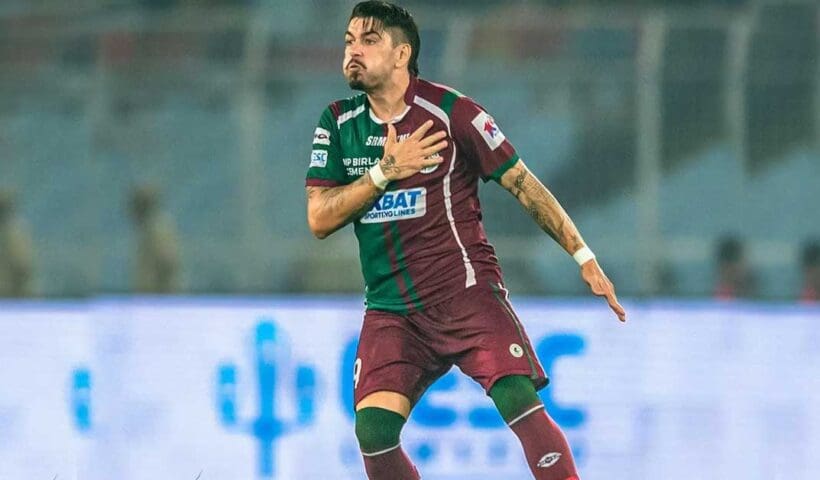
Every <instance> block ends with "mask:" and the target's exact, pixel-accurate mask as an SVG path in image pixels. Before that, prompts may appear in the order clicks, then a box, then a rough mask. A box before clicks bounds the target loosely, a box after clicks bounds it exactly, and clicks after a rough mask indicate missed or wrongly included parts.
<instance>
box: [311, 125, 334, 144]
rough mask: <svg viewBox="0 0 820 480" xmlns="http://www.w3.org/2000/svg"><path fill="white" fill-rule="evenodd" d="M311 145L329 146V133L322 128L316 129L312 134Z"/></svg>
mask: <svg viewBox="0 0 820 480" xmlns="http://www.w3.org/2000/svg"><path fill="white" fill-rule="evenodd" d="M313 144H314V145H330V132H329V131H327V130H325V129H324V128H320V127H316V131H314V132H313Z"/></svg>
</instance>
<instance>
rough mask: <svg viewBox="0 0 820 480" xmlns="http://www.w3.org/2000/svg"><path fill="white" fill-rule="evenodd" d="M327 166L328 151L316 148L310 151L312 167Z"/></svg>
mask: <svg viewBox="0 0 820 480" xmlns="http://www.w3.org/2000/svg"><path fill="white" fill-rule="evenodd" d="M326 166H327V151H326V150H314V151H312V152H310V168H314V167H317V168H325V167H326Z"/></svg>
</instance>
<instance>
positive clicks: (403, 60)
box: [396, 43, 413, 68]
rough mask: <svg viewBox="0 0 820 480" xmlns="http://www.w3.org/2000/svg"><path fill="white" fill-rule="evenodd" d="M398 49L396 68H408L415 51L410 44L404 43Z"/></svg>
mask: <svg viewBox="0 0 820 480" xmlns="http://www.w3.org/2000/svg"><path fill="white" fill-rule="evenodd" d="M396 48H398V53H397V59H396V68H403V67H407V64H408V63H410V55H411V53H412V50H413V49H412V48H411V47H410V44H409V43H402V44H401V45H399V46H398V47H396Z"/></svg>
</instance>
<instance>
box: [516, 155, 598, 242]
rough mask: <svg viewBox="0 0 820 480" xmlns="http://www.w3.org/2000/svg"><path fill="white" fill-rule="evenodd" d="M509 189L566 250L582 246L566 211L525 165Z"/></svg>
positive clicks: (548, 233)
mask: <svg viewBox="0 0 820 480" xmlns="http://www.w3.org/2000/svg"><path fill="white" fill-rule="evenodd" d="M508 190H509V191H510V193H512V194H513V195H515V198H517V199H518V201H519V202H521V204H522V205H523V206H524V208H525V209H526V210H527V213H529V214H530V216H531V217H532V218H533V219H534V220H535V222H536V223H537V224H538V225H539V226H540V227H541V229H542V230H544V232H546V233H547V235H549V236H550V237H552V239H553V240H555V241H556V242H558V243H559V244H560V245H561V246H562V247H564V249H565V250H567V251H568V252H570V253H572V252H575V251H577V250H578V249H580V248H581V247H583V246H584V242H583V240H582V239H581V234H580V233H578V229H577V228H576V227H575V224H574V223H573V222H572V220H571V219H570V218H569V215H567V212H566V211H564V209H563V207H561V204H560V203H558V200H557V199H556V198H555V197H554V196H553V195H552V193H550V191H549V190H547V188H546V187H545V186H544V185H543V184H541V182H539V181H538V179H537V178H535V177H534V176H532V175H531V174H530V173H529V172H528V171H527V169H526V168H522V169H520V170H519V172H518V174H517V175H516V176H515V179H514V180H513V183H512V185H510V186H509V187H508Z"/></svg>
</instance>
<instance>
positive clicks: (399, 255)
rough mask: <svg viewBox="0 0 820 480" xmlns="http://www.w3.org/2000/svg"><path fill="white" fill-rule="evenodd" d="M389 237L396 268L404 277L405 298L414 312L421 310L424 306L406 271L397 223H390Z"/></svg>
mask: <svg viewBox="0 0 820 480" xmlns="http://www.w3.org/2000/svg"><path fill="white" fill-rule="evenodd" d="M390 235H392V237H393V250H394V251H395V252H396V262H397V263H398V264H399V265H398V266H399V268H400V269H401V273H402V277H404V284H405V286H406V287H407V296H408V297H410V300H411V301H412V302H413V306H414V307H415V308H416V310H422V308H423V307H424V305H423V304H422V303H421V300H420V299H419V296H418V294H417V293H416V287H415V285H413V279H412V278H410V272H408V271H407V263H405V261H404V249H402V247H401V238H400V235H399V225H398V223H397V222H390ZM397 286H398V285H397Z"/></svg>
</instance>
